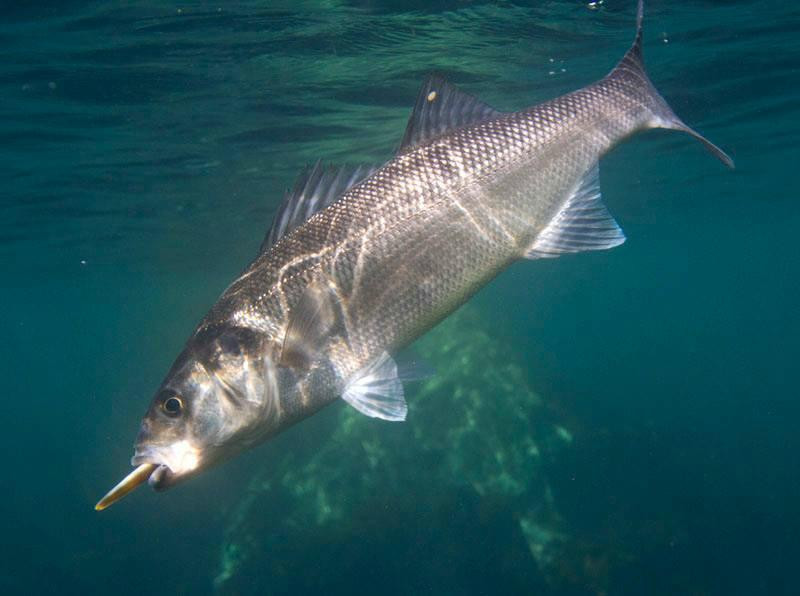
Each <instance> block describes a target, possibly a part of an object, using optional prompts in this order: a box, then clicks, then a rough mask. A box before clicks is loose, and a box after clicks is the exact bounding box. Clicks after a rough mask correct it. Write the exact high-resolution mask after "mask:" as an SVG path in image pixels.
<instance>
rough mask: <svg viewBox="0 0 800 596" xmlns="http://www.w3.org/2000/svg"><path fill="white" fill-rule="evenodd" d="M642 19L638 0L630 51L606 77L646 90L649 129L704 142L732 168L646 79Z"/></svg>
mask: <svg viewBox="0 0 800 596" xmlns="http://www.w3.org/2000/svg"><path fill="white" fill-rule="evenodd" d="M643 20H644V0H638V5H637V10H636V37H634V39H633V44H632V45H631V47H630V49H629V50H628V51H627V52H626V53H625V55H624V56H623V57H622V60H620V61H619V64H617V66H616V67H614V70H613V71H611V73H610V74H609V77H621V78H625V79H627V80H628V82H629V84H631V85H634V86H636V87H640V88H641V86H642V85H644V86H645V87H646V88H647V92H648V95H649V101H648V103H649V106H648V107H649V111H650V113H651V114H652V120H651V122H650V126H651V127H653V128H667V129H670V130H679V131H682V132H685V133H687V134H689V135H691V136H693V137H694V138H695V139H697V140H698V141H700V142H701V143H703V145H704V146H705V148H706V149H707V150H708V151H709V152H710V153H711V154H712V155H713V156H714V157H716V158H717V159H719V160H720V161H721V162H722V163H724V164H725V165H726V166H728V167H729V168H731V169H733V168H734V163H733V159H731V157H730V156H729V155H728V154H727V153H725V152H724V151H723V150H722V149H720V148H719V147H717V146H716V145H715V144H714V143H712V142H711V141H709V140H708V139H707V138H705V137H704V136H703V135H701V134H700V133H699V132H697V131H696V130H694V129H692V128H691V127H689V126H688V125H687V124H686V123H685V122H683V120H681V119H680V118H678V116H677V115H676V114H675V112H673V111H672V108H670V107H669V105H668V104H667V102H666V101H665V100H664V98H663V97H661V94H660V93H659V92H658V90H656V88H655V87H654V86H653V84H652V83H651V82H650V78H649V77H648V76H647V72H646V71H645V67H644V58H643V54H642V22H643Z"/></svg>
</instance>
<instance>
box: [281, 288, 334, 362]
mask: <svg viewBox="0 0 800 596" xmlns="http://www.w3.org/2000/svg"><path fill="white" fill-rule="evenodd" d="M340 320H341V308H340V304H339V299H338V297H337V295H336V292H335V291H334V289H333V288H332V287H331V286H330V285H329V284H328V283H326V282H325V281H324V280H318V281H313V282H311V283H310V284H309V285H308V287H307V288H306V289H305V291H304V292H303V295H302V296H301V297H300V300H299V301H298V302H297V303H296V304H295V305H294V306H292V309H291V312H290V313H289V324H288V326H287V329H286V335H285V336H284V338H283V347H282V349H281V357H280V364H281V366H287V367H291V368H296V369H301V370H305V369H307V368H309V367H310V366H311V364H312V363H313V362H314V361H315V360H317V359H318V357H319V354H320V350H321V349H322V348H323V347H324V346H325V344H326V343H327V340H328V338H330V336H331V335H332V334H333V333H334V332H335V330H336V329H337V328H338V325H339V321H340Z"/></svg>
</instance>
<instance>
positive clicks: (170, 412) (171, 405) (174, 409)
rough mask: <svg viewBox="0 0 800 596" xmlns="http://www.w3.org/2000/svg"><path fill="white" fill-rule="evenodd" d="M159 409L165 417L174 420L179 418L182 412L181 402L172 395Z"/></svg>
mask: <svg viewBox="0 0 800 596" xmlns="http://www.w3.org/2000/svg"><path fill="white" fill-rule="evenodd" d="M161 408H162V409H163V410H164V413H165V414H166V415H167V416H169V417H170V418H176V417H178V416H180V415H181V412H182V411H183V400H182V399H181V398H180V397H178V396H177V395H173V396H172V397H168V398H167V399H165V400H164V401H163V402H161Z"/></svg>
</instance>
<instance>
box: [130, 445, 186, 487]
mask: <svg viewBox="0 0 800 596" xmlns="http://www.w3.org/2000/svg"><path fill="white" fill-rule="evenodd" d="M131 464H132V465H134V466H137V468H138V467H141V466H151V467H152V471H151V472H150V475H149V476H148V478H147V484H149V485H150V488H152V489H153V490H155V491H162V490H166V489H168V488H169V487H170V486H173V485H174V484H175V478H176V474H174V473H173V472H172V470H171V469H170V467H169V466H168V465H167V464H164V463H161V462H159V461H158V460H157V459H155V458H154V457H153V456H152V455H149V454H139V453H138V451H137V453H136V455H134V456H133V457H132V458H131Z"/></svg>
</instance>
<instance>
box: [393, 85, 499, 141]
mask: <svg viewBox="0 0 800 596" xmlns="http://www.w3.org/2000/svg"><path fill="white" fill-rule="evenodd" d="M500 115H502V112H499V111H497V110H495V109H494V108H493V107H491V106H489V105H487V104H485V103H483V102H482V101H480V100H479V99H478V98H476V97H473V96H472V95H469V94H468V93H464V92H463V91H461V90H459V89H458V88H457V87H456V86H455V85H452V84H450V83H448V82H447V81H446V80H445V79H444V78H442V77H441V76H439V75H435V74H432V75H429V76H428V78H427V79H425V82H424V83H423V84H422V88H421V89H420V90H419V95H417V102H416V103H415V104H414V110H413V111H412V112H411V117H410V118H409V119H408V125H406V132H405V134H404V135H403V141H402V142H401V143H400V148H399V149H398V150H397V152H398V153H402V152H404V151H406V150H408V149H409V148H411V147H416V146H418V145H421V144H423V143H425V142H427V141H430V140H431V139H434V138H436V137H438V136H441V135H442V134H444V133H446V132H448V131H450V130H453V129H455V128H459V127H461V126H466V125H467V124H475V123H477V122H483V121H485V120H490V119H492V118H496V117H497V116H500Z"/></svg>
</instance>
